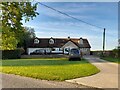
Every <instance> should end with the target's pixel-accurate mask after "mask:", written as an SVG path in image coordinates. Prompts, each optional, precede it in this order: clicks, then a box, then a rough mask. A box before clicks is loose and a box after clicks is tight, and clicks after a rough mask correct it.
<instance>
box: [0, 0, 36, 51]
mask: <svg viewBox="0 0 120 90" xmlns="http://www.w3.org/2000/svg"><path fill="white" fill-rule="evenodd" d="M1 7H2V15H1V19H2V39H3V42H2V45H3V47H4V46H5V47H7V46H8V47H9V44H7V45H6V43H9V42H11V40H13V41H14V40H15V39H16V40H15V41H17V42H16V43H13V45H12V43H11V44H10V46H11V47H12V48H11V49H14V48H16V46H17V44H18V42H20V41H21V38H22V37H23V31H24V27H23V26H22V22H21V21H22V20H23V18H24V19H25V22H26V21H29V20H30V19H33V18H34V17H36V16H37V15H38V13H37V12H36V9H37V3H35V4H31V2H2V4H1ZM11 34H12V35H11ZM9 36H10V37H11V39H10V38H9ZM12 37H13V38H12ZM6 38H7V40H6ZM5 40H6V41H7V42H6V41H5ZM15 44H16V45H15ZM4 49H8V48H4ZM9 49H10V48H9Z"/></svg>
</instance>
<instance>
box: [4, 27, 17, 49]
mask: <svg viewBox="0 0 120 90" xmlns="http://www.w3.org/2000/svg"><path fill="white" fill-rule="evenodd" d="M3 29H4V32H5V33H9V34H4V33H3V34H2V49H3V50H14V49H15V48H16V47H17V43H18V41H17V39H16V38H15V34H14V32H10V31H9V28H6V27H3Z"/></svg>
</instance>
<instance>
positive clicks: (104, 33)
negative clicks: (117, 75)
mask: <svg viewBox="0 0 120 90" xmlns="http://www.w3.org/2000/svg"><path fill="white" fill-rule="evenodd" d="M105 30H106V29H105V28H104V31H103V56H104V51H105Z"/></svg>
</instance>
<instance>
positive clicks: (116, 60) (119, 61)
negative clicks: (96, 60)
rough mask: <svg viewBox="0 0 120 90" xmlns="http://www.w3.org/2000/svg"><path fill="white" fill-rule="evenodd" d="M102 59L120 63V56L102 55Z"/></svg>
mask: <svg viewBox="0 0 120 90" xmlns="http://www.w3.org/2000/svg"><path fill="white" fill-rule="evenodd" d="M101 59H104V60H107V61H110V62H115V63H119V64H120V59H119V58H113V57H102V58H101Z"/></svg>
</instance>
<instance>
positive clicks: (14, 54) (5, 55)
mask: <svg viewBox="0 0 120 90" xmlns="http://www.w3.org/2000/svg"><path fill="white" fill-rule="evenodd" d="M18 58H21V50H19V49H16V50H2V59H18Z"/></svg>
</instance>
